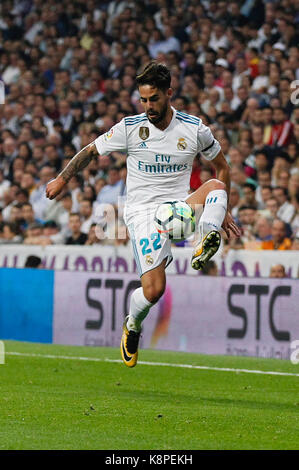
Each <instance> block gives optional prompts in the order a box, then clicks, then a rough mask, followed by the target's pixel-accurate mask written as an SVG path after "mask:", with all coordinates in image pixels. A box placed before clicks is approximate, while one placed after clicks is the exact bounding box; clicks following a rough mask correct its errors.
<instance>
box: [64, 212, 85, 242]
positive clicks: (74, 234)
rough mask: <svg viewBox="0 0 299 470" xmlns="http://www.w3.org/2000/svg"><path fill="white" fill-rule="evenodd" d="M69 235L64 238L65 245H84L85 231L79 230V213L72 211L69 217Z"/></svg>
mask: <svg viewBox="0 0 299 470" xmlns="http://www.w3.org/2000/svg"><path fill="white" fill-rule="evenodd" d="M69 228H70V231H71V235H70V236H69V237H67V239H66V242H65V243H66V245H84V244H85V242H86V240H87V235H86V233H82V232H81V220H80V215H79V214H77V213H74V212H72V213H71V214H70V218H69Z"/></svg>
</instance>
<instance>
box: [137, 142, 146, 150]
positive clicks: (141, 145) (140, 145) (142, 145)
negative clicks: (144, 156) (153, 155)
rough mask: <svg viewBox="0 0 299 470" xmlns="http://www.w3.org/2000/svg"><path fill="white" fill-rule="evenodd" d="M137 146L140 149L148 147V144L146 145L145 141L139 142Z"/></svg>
mask: <svg viewBox="0 0 299 470" xmlns="http://www.w3.org/2000/svg"><path fill="white" fill-rule="evenodd" d="M138 147H139V148H140V149H147V148H148V146H147V145H146V143H145V142H141V144H139V145H138Z"/></svg>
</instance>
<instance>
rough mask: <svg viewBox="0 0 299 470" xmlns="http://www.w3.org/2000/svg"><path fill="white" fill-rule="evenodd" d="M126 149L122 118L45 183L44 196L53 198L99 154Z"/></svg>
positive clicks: (125, 135) (125, 134)
mask: <svg viewBox="0 0 299 470" xmlns="http://www.w3.org/2000/svg"><path fill="white" fill-rule="evenodd" d="M126 149H127V133H126V129H125V120H124V119H122V120H121V121H120V122H119V123H117V124H115V126H113V127H112V128H111V129H110V130H109V131H108V132H106V133H105V134H102V135H100V136H99V137H97V138H96V139H95V140H94V141H93V142H92V143H91V144H89V145H86V147H84V148H83V149H82V150H80V152H78V153H77V154H76V155H75V156H74V157H73V158H72V159H71V161H70V162H69V163H68V165H67V166H66V167H65V168H64V169H63V170H62V171H61V173H59V175H58V176H57V178H55V179H54V180H52V181H50V182H49V183H48V184H47V188H46V196H47V197H48V198H49V199H54V198H55V197H56V196H57V195H58V194H59V193H60V192H61V191H62V189H63V187H64V186H65V185H66V184H67V183H68V182H69V180H70V179H71V178H72V177H73V176H74V175H76V174H77V173H78V172H79V171H81V170H83V168H85V167H86V166H87V165H88V164H89V163H90V162H91V160H93V159H94V158H98V156H99V155H109V153H110V152H116V151H124V150H126Z"/></svg>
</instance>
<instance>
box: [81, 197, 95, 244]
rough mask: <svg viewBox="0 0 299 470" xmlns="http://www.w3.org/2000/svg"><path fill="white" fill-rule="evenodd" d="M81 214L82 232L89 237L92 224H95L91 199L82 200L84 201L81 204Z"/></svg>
mask: <svg viewBox="0 0 299 470" xmlns="http://www.w3.org/2000/svg"><path fill="white" fill-rule="evenodd" d="M79 214H80V216H81V220H82V225H81V232H82V233H85V234H86V235H88V233H89V229H90V227H91V224H92V223H93V220H92V203H91V201H90V199H82V201H81V202H80V210H79Z"/></svg>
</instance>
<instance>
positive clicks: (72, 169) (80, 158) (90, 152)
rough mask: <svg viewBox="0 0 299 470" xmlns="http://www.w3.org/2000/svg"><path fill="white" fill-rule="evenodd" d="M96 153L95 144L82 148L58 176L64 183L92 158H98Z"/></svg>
mask: <svg viewBox="0 0 299 470" xmlns="http://www.w3.org/2000/svg"><path fill="white" fill-rule="evenodd" d="M98 155H99V154H98V151H97V149H96V146H95V143H94V142H92V143H91V144H89V145H87V146H86V147H84V148H83V149H82V150H80V152H78V153H77V154H76V155H75V156H74V157H73V158H72V159H71V161H70V162H69V163H68V165H67V166H66V167H65V168H64V169H63V170H62V172H61V173H60V175H59V176H62V178H63V179H64V181H65V182H66V183H68V182H69V180H70V179H71V178H72V177H73V176H74V175H76V174H77V173H78V172H79V171H81V170H83V168H85V167H86V166H87V165H88V164H89V163H90V162H91V160H92V159H93V158H97V157H98Z"/></svg>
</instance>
